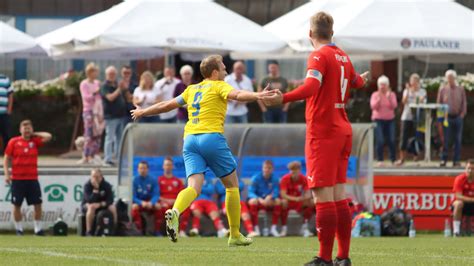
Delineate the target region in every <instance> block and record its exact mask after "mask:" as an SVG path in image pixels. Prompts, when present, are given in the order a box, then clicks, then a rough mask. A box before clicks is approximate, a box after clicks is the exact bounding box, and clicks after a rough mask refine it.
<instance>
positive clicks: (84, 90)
mask: <svg viewBox="0 0 474 266" xmlns="http://www.w3.org/2000/svg"><path fill="white" fill-rule="evenodd" d="M85 72H86V77H87V78H86V79H85V80H83V81H82V82H81V84H80V86H79V89H80V91H81V97H82V119H83V121H84V148H83V157H82V159H81V160H80V161H79V162H78V163H80V164H90V163H94V164H102V160H101V158H100V156H99V151H100V141H101V138H102V133H103V132H104V128H105V123H104V110H103V107H102V98H101V96H100V82H99V81H98V80H97V79H96V78H97V76H98V74H99V69H98V68H97V67H96V66H95V64H94V63H90V64H88V65H87V66H86V70H85Z"/></svg>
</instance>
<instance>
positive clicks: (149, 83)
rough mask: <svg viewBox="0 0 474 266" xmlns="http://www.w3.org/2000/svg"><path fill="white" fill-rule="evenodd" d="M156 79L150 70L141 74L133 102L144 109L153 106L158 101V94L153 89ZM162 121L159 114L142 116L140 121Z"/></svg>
mask: <svg viewBox="0 0 474 266" xmlns="http://www.w3.org/2000/svg"><path fill="white" fill-rule="evenodd" d="M154 83H155V79H154V77H153V74H152V73H151V72H150V71H145V72H143V74H142V75H141V76H140V84H139V86H138V87H137V88H136V89H135V91H134V92H133V104H134V105H135V106H138V107H140V108H142V109H144V108H147V107H149V106H152V105H153V104H155V103H156V102H157V101H158V95H156V91H154V90H153V84H154ZM159 121H160V117H159V116H146V117H142V118H140V120H139V122H140V123H156V122H159Z"/></svg>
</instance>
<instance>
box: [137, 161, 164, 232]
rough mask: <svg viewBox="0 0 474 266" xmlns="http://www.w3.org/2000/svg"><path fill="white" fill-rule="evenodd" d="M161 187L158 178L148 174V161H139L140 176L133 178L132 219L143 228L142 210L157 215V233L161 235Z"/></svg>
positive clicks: (138, 227)
mask: <svg viewBox="0 0 474 266" xmlns="http://www.w3.org/2000/svg"><path fill="white" fill-rule="evenodd" d="M159 199H160V188H159V186H158V183H157V182H156V179H154V178H152V177H151V176H149V175H148V163H147V162H146V161H141V162H140V163H138V176H136V177H135V178H134V179H133V204H132V219H133V222H134V223H135V225H136V226H137V229H138V230H140V231H142V230H143V221H142V216H141V214H142V212H147V213H152V214H154V215H155V234H156V235H161V233H160V228H161V224H160V222H161V221H162V219H161V218H160V214H161V211H160V204H159V203H158V200H159Z"/></svg>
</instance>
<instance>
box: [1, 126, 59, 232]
mask: <svg viewBox="0 0 474 266" xmlns="http://www.w3.org/2000/svg"><path fill="white" fill-rule="evenodd" d="M20 134H21V136H18V137H15V138H12V139H11V140H10V141H9V142H8V145H7V148H6V149H5V155H4V157H3V172H4V174H5V183H6V184H11V198H12V204H13V219H14V221H15V222H14V223H15V229H16V234H17V235H23V226H22V224H21V218H22V216H23V215H22V214H21V205H22V204H23V200H24V199H26V203H27V204H28V205H33V206H34V227H35V235H39V236H42V235H44V232H43V229H42V226H41V214H42V210H41V203H42V202H43V201H42V199H41V187H40V184H39V182H38V148H39V147H41V146H43V144H44V143H46V142H49V141H50V140H51V134H50V133H48V132H34V131H33V123H31V121H30V120H23V121H22V122H21V123H20ZM10 165H11V169H12V170H11V174H10V171H9V170H8V168H9V167H10Z"/></svg>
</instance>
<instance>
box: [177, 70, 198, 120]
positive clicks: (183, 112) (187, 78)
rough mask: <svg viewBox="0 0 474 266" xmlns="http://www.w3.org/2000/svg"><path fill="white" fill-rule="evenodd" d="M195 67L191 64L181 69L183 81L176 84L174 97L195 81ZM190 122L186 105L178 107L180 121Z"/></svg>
mask: <svg viewBox="0 0 474 266" xmlns="http://www.w3.org/2000/svg"><path fill="white" fill-rule="evenodd" d="M193 74H194V71H193V68H192V67H191V66H190V65H184V66H182V67H181V69H180V70H179V75H180V76H181V82H180V83H178V85H176V89H175V91H174V95H173V97H175V98H176V97H178V96H179V95H181V93H183V92H184V90H185V89H186V88H187V87H188V86H189V85H191V84H192V83H193V80H192V79H193ZM186 122H188V109H187V108H186V107H185V106H182V107H179V108H178V123H186Z"/></svg>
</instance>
